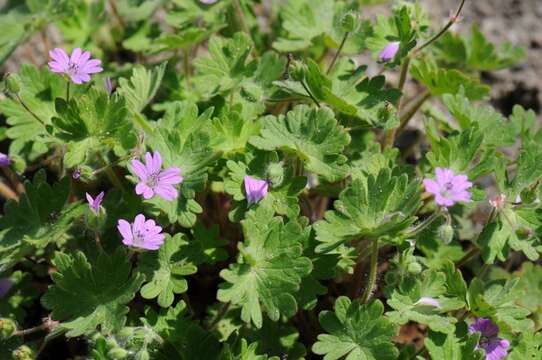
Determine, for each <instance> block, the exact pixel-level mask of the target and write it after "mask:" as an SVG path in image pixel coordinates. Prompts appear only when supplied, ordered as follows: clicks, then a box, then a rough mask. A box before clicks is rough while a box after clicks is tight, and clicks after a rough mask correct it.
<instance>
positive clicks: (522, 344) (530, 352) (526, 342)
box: [507, 332, 542, 360]
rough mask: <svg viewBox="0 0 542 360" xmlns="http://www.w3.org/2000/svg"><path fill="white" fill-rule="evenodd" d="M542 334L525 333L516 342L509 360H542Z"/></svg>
mask: <svg viewBox="0 0 542 360" xmlns="http://www.w3.org/2000/svg"><path fill="white" fill-rule="evenodd" d="M541 355H542V333H540V332H537V333H533V332H525V333H523V334H521V335H520V336H519V339H517V340H516V342H515V344H514V346H513V348H512V352H510V354H509V355H508V357H507V359H509V360H526V359H529V360H540V359H542V357H541Z"/></svg>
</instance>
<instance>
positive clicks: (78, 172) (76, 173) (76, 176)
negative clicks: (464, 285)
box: [72, 169, 81, 180]
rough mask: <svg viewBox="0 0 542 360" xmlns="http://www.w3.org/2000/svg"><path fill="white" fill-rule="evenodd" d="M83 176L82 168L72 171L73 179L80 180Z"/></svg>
mask: <svg viewBox="0 0 542 360" xmlns="http://www.w3.org/2000/svg"><path fill="white" fill-rule="evenodd" d="M80 177H81V169H75V170H74V171H73V173H72V179H74V180H79V178H80Z"/></svg>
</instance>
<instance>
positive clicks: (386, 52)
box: [378, 41, 401, 62]
mask: <svg viewBox="0 0 542 360" xmlns="http://www.w3.org/2000/svg"><path fill="white" fill-rule="evenodd" d="M400 45H401V43H400V42H399V41H394V42H391V43H389V44H388V45H386V46H385V47H384V49H382V51H381V52H380V54H379V55H378V59H379V60H380V61H383V62H388V61H390V60H393V58H394V57H395V55H397V52H399V47H400Z"/></svg>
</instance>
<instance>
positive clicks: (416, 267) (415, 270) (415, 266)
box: [407, 262, 422, 275]
mask: <svg viewBox="0 0 542 360" xmlns="http://www.w3.org/2000/svg"><path fill="white" fill-rule="evenodd" d="M407 271H408V272H409V273H411V274H414V275H416V274H419V273H421V272H422V266H421V265H420V264H419V263H417V262H411V263H410V264H408V266H407Z"/></svg>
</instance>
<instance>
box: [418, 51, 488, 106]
mask: <svg viewBox="0 0 542 360" xmlns="http://www.w3.org/2000/svg"><path fill="white" fill-rule="evenodd" d="M410 73H411V74H412V76H413V77H414V78H415V79H416V80H418V81H419V82H421V83H422V84H423V85H425V86H427V88H428V89H429V91H430V92H431V94H432V95H435V96H440V95H444V94H456V93H458V92H459V91H460V90H461V88H463V89H464V92H465V96H466V97H467V98H468V99H470V100H480V99H484V98H485V97H486V96H487V95H488V94H489V90H490V87H489V86H487V85H483V84H482V83H480V81H479V80H478V79H475V78H473V77H470V76H467V75H465V74H463V73H462V72H460V71H458V70H455V69H443V68H440V67H438V66H437V65H436V64H435V63H434V62H432V61H421V60H417V61H416V62H414V63H413V64H412V66H411V68H410Z"/></svg>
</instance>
